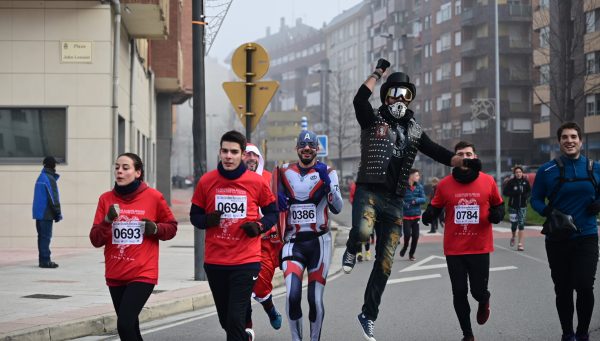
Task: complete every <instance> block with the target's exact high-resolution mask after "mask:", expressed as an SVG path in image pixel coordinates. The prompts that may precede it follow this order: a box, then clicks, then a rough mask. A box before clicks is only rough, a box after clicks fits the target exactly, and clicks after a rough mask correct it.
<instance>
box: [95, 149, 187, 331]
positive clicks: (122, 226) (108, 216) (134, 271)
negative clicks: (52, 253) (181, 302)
mask: <svg viewBox="0 0 600 341" xmlns="http://www.w3.org/2000/svg"><path fill="white" fill-rule="evenodd" d="M115 179H116V181H115V186H114V187H113V189H112V190H111V191H109V192H106V193H104V194H102V195H101V196H100V199H99V200H98V207H97V208H96V215H95V217H94V224H93V226H92V229H91V231H90V241H91V242H92V245H94V246H95V247H102V246H104V264H105V277H106V285H107V286H108V290H109V292H110V296H111V298H112V302H113V306H114V307H115V311H116V313H117V330H118V332H119V337H120V338H121V340H127V341H129V340H142V336H141V333H140V322H139V314H140V312H141V311H142V308H143V307H144V305H145V304H146V301H148V298H149V297H150V294H152V290H154V286H155V285H156V284H157V283H158V254H159V246H158V241H159V240H169V239H172V238H173V237H175V234H176V233H177V221H176V220H175V217H174V216H173V213H172V212H171V209H170V208H169V206H168V205H167V202H166V201H165V199H164V198H163V195H162V194H161V193H160V192H159V191H157V190H155V189H153V188H150V187H148V185H147V184H146V183H145V182H144V164H143V163H142V160H141V159H140V157H139V156H138V155H136V154H133V153H124V154H121V155H120V156H119V157H118V158H117V160H116V161H115Z"/></svg>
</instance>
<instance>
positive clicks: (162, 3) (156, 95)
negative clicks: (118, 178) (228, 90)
mask: <svg viewBox="0 0 600 341" xmlns="http://www.w3.org/2000/svg"><path fill="white" fill-rule="evenodd" d="M189 13H191V1H183V2H182V1H169V0H122V1H121V2H119V1H93V0H89V1H85V0H84V1H52V0H48V1H2V2H0V173H1V175H2V176H0V178H1V179H2V180H0V187H1V188H2V191H0V213H1V214H2V215H3V216H4V217H5V222H6V223H5V224H3V226H2V227H0V247H24V246H27V247H33V246H35V245H36V231H35V228H34V226H35V224H34V221H33V220H32V216H31V203H32V199H33V188H34V184H35V180H36V178H37V176H38V174H39V172H40V170H41V168H42V165H41V161H42V159H43V158H44V156H46V155H50V154H51V155H54V156H55V157H56V158H57V159H58V160H59V162H60V164H59V165H58V166H57V172H58V173H59V174H60V175H61V177H60V180H59V181H58V185H59V189H60V194H61V204H62V211H63V216H64V220H63V221H61V222H60V223H58V224H57V225H56V226H55V229H54V238H53V242H52V245H53V246H54V247H87V246H89V240H88V234H89V229H90V228H91V224H92V220H93V216H94V212H95V209H96V205H97V200H98V197H99V195H100V194H101V193H103V192H105V191H107V190H109V189H111V188H112V184H113V166H112V164H113V162H114V160H115V158H116V156H117V155H118V154H119V153H122V152H135V153H137V154H139V155H140V156H141V157H142V159H143V160H144V161H145V164H146V167H145V171H146V180H147V181H148V183H149V184H150V185H151V186H155V187H157V188H158V189H159V190H161V191H163V193H165V196H166V197H167V198H168V196H169V193H170V173H169V167H157V165H163V164H168V163H169V159H170V152H171V150H170V147H171V143H170V141H171V130H172V123H171V121H172V118H171V113H172V104H173V103H177V102H180V101H183V100H185V99H186V98H187V97H189V96H190V94H191V89H192V83H191V79H190V78H188V77H186V76H185V74H186V72H185V71H187V72H188V73H191V72H189V69H187V70H186V68H185V66H186V65H187V66H190V65H191V44H186V43H185V41H184V39H186V38H185V37H186V33H185V32H186V30H190V27H191V15H189ZM190 31H191V30H190ZM188 36H189V37H191V33H189V35H188ZM190 41H191V39H190ZM167 50H168V51H167ZM186 54H189V55H190V57H189V61H188V58H187V57H186Z"/></svg>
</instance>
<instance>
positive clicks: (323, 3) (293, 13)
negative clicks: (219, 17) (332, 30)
mask: <svg viewBox="0 0 600 341" xmlns="http://www.w3.org/2000/svg"><path fill="white" fill-rule="evenodd" d="M361 1H362V0H233V2H232V4H231V7H230V8H229V12H228V13H227V16H226V17H225V20H224V21H223V25H222V26H221V29H220V30H219V33H218V35H217V38H216V40H215V41H214V43H213V45H212V47H211V49H210V52H209V56H211V57H214V58H217V59H218V60H219V61H220V62H221V63H223V60H224V59H225V57H227V55H228V54H229V53H231V52H232V51H233V50H234V49H236V48H237V47H238V46H240V45H241V44H243V43H247V42H252V41H254V40H256V39H258V38H262V37H264V36H265V35H266V27H267V26H270V27H271V33H275V32H278V31H279V21H280V18H281V17H284V18H285V23H286V25H288V26H295V23H296V18H302V22H303V23H305V24H307V25H309V26H312V27H315V28H321V27H322V26H323V23H324V22H326V23H328V22H329V21H331V19H332V18H333V17H335V16H336V15H338V14H340V13H342V12H343V11H344V10H346V9H348V8H351V7H352V6H354V5H356V4H357V3H359V2H361ZM219 2H220V1H219ZM210 5H211V1H210V0H206V2H205V6H206V7H207V8H206V14H207V15H210V14H211V12H210V8H208V6H210Z"/></svg>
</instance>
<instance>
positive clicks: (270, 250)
mask: <svg viewBox="0 0 600 341" xmlns="http://www.w3.org/2000/svg"><path fill="white" fill-rule="evenodd" d="M243 161H244V163H245V164H246V167H247V168H248V169H249V170H251V171H253V172H256V174H259V175H262V177H263V179H264V180H265V181H266V182H267V185H269V187H271V177H272V174H271V172H269V171H267V170H265V169H264V168H265V160H264V158H263V156H262V154H261V153H260V150H259V149H258V147H257V146H255V145H253V144H252V143H248V144H247V145H246V152H245V153H244V156H243ZM282 246H283V244H282V243H281V241H280V239H279V237H278V236H277V229H276V228H275V226H274V227H272V228H271V230H269V231H267V232H266V233H265V234H263V237H262V239H261V243H260V251H261V260H260V272H259V273H258V280H256V283H255V284H254V290H252V297H254V299H255V300H256V301H258V302H259V303H260V304H261V305H262V307H263V309H264V310H265V312H266V313H267V315H268V316H269V322H270V323H271V326H272V327H273V328H275V329H279V328H281V320H282V318H281V314H280V313H279V311H277V308H275V306H274V305H273V299H272V296H271V291H273V283H272V281H273V275H274V274H275V269H276V268H277V267H278V266H279V251H280V250H281V247H282ZM246 328H252V308H250V305H249V306H248V314H247V316H246Z"/></svg>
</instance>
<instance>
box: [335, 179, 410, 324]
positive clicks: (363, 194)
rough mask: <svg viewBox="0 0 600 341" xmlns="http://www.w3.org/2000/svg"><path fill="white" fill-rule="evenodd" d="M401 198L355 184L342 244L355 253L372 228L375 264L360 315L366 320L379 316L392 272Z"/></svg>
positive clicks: (399, 232) (398, 236) (400, 215)
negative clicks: (382, 298) (375, 237)
mask: <svg viewBox="0 0 600 341" xmlns="http://www.w3.org/2000/svg"><path fill="white" fill-rule="evenodd" d="M402 206H403V202H402V197H399V196H397V195H395V194H392V193H380V192H372V191H370V190H369V189H367V188H365V186H362V185H358V186H357V187H356V193H355V194H354V203H353V204H352V229H351V230H350V236H349V237H348V241H347V242H346V248H347V249H348V252H350V253H352V254H356V253H357V252H359V251H360V245H361V243H364V242H368V241H369V236H370V235H371V233H372V232H373V229H375V234H376V235H377V240H376V242H375V262H374V263H373V269H372V270H371V276H370V277H369V281H368V282H367V287H366V289H365V297H364V304H363V306H362V312H363V314H365V316H366V317H367V318H368V319H370V320H376V319H377V315H378V314H379V304H380V303H381V296H382V295H383V291H384V290H385V285H386V284H387V280H388V278H389V277H390V273H391V271H392V264H393V263H394V254H395V253H396V247H397V246H398V243H399V242H400V237H401V236H402Z"/></svg>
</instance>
